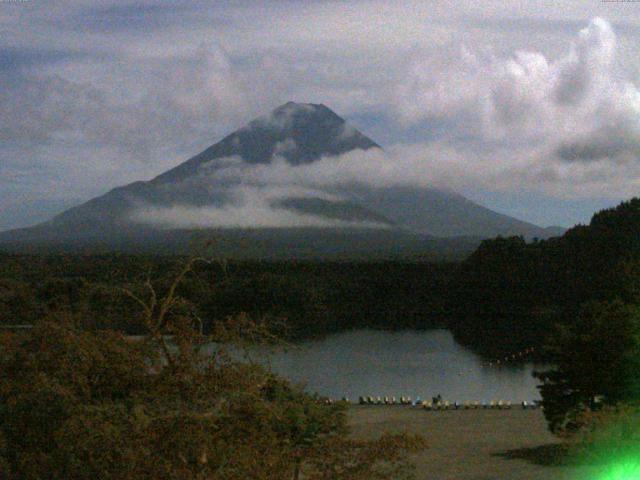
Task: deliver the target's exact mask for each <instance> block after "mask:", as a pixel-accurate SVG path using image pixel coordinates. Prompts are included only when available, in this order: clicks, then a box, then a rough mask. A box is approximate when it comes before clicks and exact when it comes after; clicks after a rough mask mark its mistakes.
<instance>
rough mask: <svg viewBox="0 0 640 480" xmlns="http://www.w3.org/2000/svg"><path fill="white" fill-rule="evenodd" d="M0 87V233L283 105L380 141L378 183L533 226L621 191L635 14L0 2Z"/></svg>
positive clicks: (85, 0) (306, 4) (587, 8)
mask: <svg viewBox="0 0 640 480" xmlns="http://www.w3.org/2000/svg"><path fill="white" fill-rule="evenodd" d="M0 87H1V88H0V230H1V229H6V228H11V227H18V226H24V225H28V224H32V223H33V222H36V221H40V220H44V219H46V218H48V217H49V216H50V215H52V214H54V213H57V212H59V211H60V210H62V209H64V208H66V207H69V206H72V205H75V204H78V203H80V202H82V201H85V200H87V199H89V198H91V197H93V196H96V195H99V194H102V193H104V192H106V191H108V190H109V189H111V188H113V187H116V186H119V185H122V184H126V183H130V182H132V181H135V180H146V179H149V178H151V177H153V176H155V175H157V174H159V173H161V172H163V171H165V170H167V169H168V168H170V167H173V166H175V165H177V164H178V163H180V162H182V161H184V160H185V159H187V158H188V157H190V156H192V155H194V154H196V153H198V152H199V151H201V150H203V149H204V148H206V147H207V146H209V145H211V144H213V143H215V142H216V141H218V140H220V139H221V137H222V136H224V135H225V134H227V133H230V132H231V131H233V130H235V129H237V128H238V127H240V126H242V125H244V124H246V123H247V122H248V121H249V120H250V119H252V118H253V117H256V116H258V115H261V114H264V113H266V112H268V111H270V110H271V109H273V108H275V107H276V106H278V105H280V104H283V103H285V102H287V101H289V100H294V101H297V102H311V103H324V104H325V105H327V106H329V107H330V108H332V109H333V110H334V111H336V112H337V113H338V114H340V115H342V116H343V117H344V118H346V119H348V120H349V121H350V122H352V123H353V124H354V125H355V126H356V127H357V128H359V129H360V130H361V131H363V132H364V133H365V134H367V135H369V136H370V137H371V138H373V139H374V140H375V141H376V142H378V143H380V144H381V145H383V147H384V148H385V149H386V150H387V152H390V153H391V156H392V157H394V158H398V159H399V160H398V161H399V165H401V166H399V167H398V168H397V169H395V170H393V171H392V172H391V173H389V175H392V176H393V178H394V179H395V181H399V182H400V183H402V179H403V178H408V179H411V182H413V183H418V184H423V185H434V186H439V187H445V188H452V189H454V190H456V191H458V192H460V193H462V194H464V195H466V196H467V197H469V198H471V199H472V200H475V201H478V202H480V203H482V204H484V205H486V206H488V207H490V208H493V209H495V210H497V211H500V212H503V213H507V214H510V215H514V216H516V217H518V218H521V219H523V220H528V221H531V222H534V223H537V224H540V225H552V224H559V225H565V226H568V225H572V224H574V223H577V222H586V221H588V219H589V218H590V215H591V213H592V212H593V211H594V210H596V209H598V208H602V207H605V206H610V205H613V204H615V203H617V202H618V201H620V200H622V199H625V198H629V197H631V196H634V195H638V194H640V3H635V2H620V1H618V2H603V1H601V0H582V1H564V2H557V1H540V0H534V1H506V0H501V1H493V0H483V1H482V2H451V1H438V0H434V1H424V0H421V1H401V0H397V1H394V2H388V1H381V0H368V1H366V0H349V1H344V2H343V1H319V0H307V1H293V0H282V1H277V0H270V1H268V2H266V1H260V2H258V1H255V2H254V1H250V0H245V1H231V0H229V1H218V2H199V1H188V2H187V1H181V0H177V1H162V2H160V1H156V2H152V1H142V2H133V1H120V0H112V1H101V0H93V1H89V0H69V1H64V0H52V1H47V2H45V1H43V0H0ZM343 160H344V159H336V162H338V163H339V162H342V161H343ZM369 162H370V163H371V164H372V165H375V158H374V159H373V160H372V159H369ZM276 171H277V170H276ZM356 173H357V175H358V176H363V175H367V174H369V175H371V176H372V179H371V182H372V183H375V182H376V181H377V180H376V179H375V178H373V177H375V173H376V172H375V170H371V171H369V172H366V171H357V172H356ZM284 174H286V173H283V175H284ZM398 179H400V180H398ZM380 181H382V180H380Z"/></svg>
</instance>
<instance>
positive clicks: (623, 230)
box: [449, 199, 640, 352]
mask: <svg viewBox="0 0 640 480" xmlns="http://www.w3.org/2000/svg"><path fill="white" fill-rule="evenodd" d="M450 285H451V290H450V291H449V298H450V299H455V301H451V302H450V303H449V305H450V307H451V317H450V318H451V322H450V327H451V328H452V330H453V331H454V334H455V335H456V338H457V339H458V340H459V341H461V342H462V343H465V344H467V345H471V346H475V347H477V348H480V349H482V350H485V351H488V352H496V351H498V352H500V351H505V350H506V351H508V349H518V348H520V347H527V346H535V347H539V346H540V345H542V344H543V343H545V339H546V337H548V335H550V334H553V333H554V331H555V327H556V326H557V325H566V324H570V323H572V322H573V321H574V319H575V318H576V317H577V315H578V313H579V312H580V309H581V308H582V306H583V305H585V304H586V303H588V302H610V301H614V300H617V301H621V302H622V303H624V304H629V305H633V304H637V303H638V300H639V299H640V296H639V294H640V199H633V200H631V201H629V202H624V203H622V204H620V205H619V206H618V207H616V208H612V209H608V210H603V211H601V212H598V213H596V214H595V215H594V216H593V218H592V220H591V223H590V224H589V225H587V226H584V225H579V226H576V227H574V228H572V229H571V230H569V231H567V232H566V233H565V234H564V235H563V236H562V237H557V238H552V239H549V240H545V241H534V242H531V243H526V242H525V241H524V240H523V239H522V238H520V237H511V238H497V239H493V240H486V241H484V242H483V243H482V244H481V245H480V247H479V248H478V249H477V250H476V251H475V252H474V253H473V254H472V255H471V256H470V257H469V258H468V259H467V260H466V261H465V262H463V263H462V264H461V265H460V267H459V269H458V271H457V272H456V274H455V279H454V281H452V282H451V284H450Z"/></svg>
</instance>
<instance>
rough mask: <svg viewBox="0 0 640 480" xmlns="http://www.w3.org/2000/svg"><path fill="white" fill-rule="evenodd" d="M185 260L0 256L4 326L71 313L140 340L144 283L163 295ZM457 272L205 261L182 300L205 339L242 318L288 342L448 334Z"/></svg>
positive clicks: (417, 266) (441, 267) (429, 267)
mask: <svg viewBox="0 0 640 480" xmlns="http://www.w3.org/2000/svg"><path fill="white" fill-rule="evenodd" d="M184 261H185V259H184V258H182V257H166V256H164V257H163V256H159V257H151V256H129V255H100V256H73V255H49V256H33V255H0V323H2V324H5V325H15V324H30V323H32V322H34V321H36V320H37V319H38V318H39V317H41V316H42V315H43V314H44V313H46V312H48V311H58V310H65V311H69V312H70V313H73V314H74V315H76V316H77V317H78V318H79V319H80V322H81V323H82V324H84V325H85V326H86V327H89V328H100V329H104V328H113V329H118V330H123V331H126V332H127V333H132V334H136V333H138V332H137V330H136V327H135V321H134V319H135V318H137V315H139V306H138V305H136V302H135V301H134V300H133V299H131V298H130V297H129V296H127V295H125V294H124V293H123V291H122V289H123V288H126V289H129V290H131V291H133V292H137V293H138V294H139V295H140V296H141V297H144V296H145V295H146V294H147V292H146V288H145V285H144V283H145V281H146V280H147V278H152V279H154V284H159V288H160V289H162V288H163V284H164V288H166V287H167V281H168V279H170V278H173V276H174V275H175V272H176V270H178V269H179V268H180V266H181V265H182V264H183V263H184ZM453 271H454V267H453V266H452V265H450V264H427V263H394V262H384V263H306V262H303V263H298V262H242V263H236V262H234V263H221V262H212V263H209V264H206V263H204V262H199V263H197V265H196V266H195V267H194V271H193V272H192V273H191V274H190V275H189V276H188V278H186V279H185V280H184V281H183V282H182V283H181V285H180V287H179V288H180V292H179V293H180V295H181V297H183V298H185V299H187V300H188V301H189V303H190V305H189V308H190V309H191V311H192V313H193V315H197V316H198V317H199V318H201V319H202V320H203V323H204V325H205V330H206V328H207V326H208V325H211V324H212V322H214V321H216V320H222V319H224V318H226V317H228V316H232V315H235V314H238V313H240V312H244V313H247V314H248V315H250V316H251V318H254V319H265V320H267V321H269V322H272V323H273V324H274V325H285V328H286V331H285V333H286V334H287V335H288V336H290V337H292V338H306V337H311V336H315V335H319V334H325V333H330V332H335V331H339V330H345V329H350V328H362V327H370V328H385V329H400V328H431V327H437V326H444V325H445V321H446V318H447V315H446V310H445V309H446V306H445V298H446V292H447V290H448V284H449V281H450V278H451V274H452V272H453Z"/></svg>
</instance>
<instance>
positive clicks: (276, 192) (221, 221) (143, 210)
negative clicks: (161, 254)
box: [130, 185, 385, 228]
mask: <svg viewBox="0 0 640 480" xmlns="http://www.w3.org/2000/svg"><path fill="white" fill-rule="evenodd" d="M230 190H231V195H232V197H233V199H232V201H231V202H229V203H227V204H225V205H205V206H193V205H173V206H170V207H162V206H156V205H139V206H137V207H136V208H135V209H134V210H133V211H132V213H131V215H130V219H131V220H133V221H134V222H138V223H144V224H149V225H154V226H156V227H161V228H284V227H295V228H299V227H352V228H385V225H382V224H379V223H375V222H369V221H364V222H359V221H347V220H340V219H333V218H327V217H324V216H318V215H312V214H307V213H302V212H299V211H296V210H293V209H288V208H284V207H283V206H281V205H279V204H278V202H279V201H281V200H284V199H287V198H292V197H293V198H318V199H323V200H327V201H336V200H340V197H338V196H336V195H330V194H327V193H326V192H321V191H317V190H315V191H314V190H310V189H305V188H301V187H296V186H290V187H286V188H285V187H278V186H269V185H262V186H256V185H240V186H236V187H232V188H231V189H230Z"/></svg>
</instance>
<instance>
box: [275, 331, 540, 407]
mask: <svg viewBox="0 0 640 480" xmlns="http://www.w3.org/2000/svg"><path fill="white" fill-rule="evenodd" d="M269 363H270V365H271V368H272V369H273V370H274V371H275V372H277V373H279V374H281V375H282V376H284V377H286V378H288V379H290V380H292V381H293V382H295V383H299V384H304V385H305V386H306V389H307V391H309V392H316V393H319V394H321V395H325V396H329V397H332V398H340V397H343V396H347V397H349V398H351V399H357V398H358V396H360V395H363V396H364V395H371V396H385V395H387V396H396V397H398V396H400V395H409V396H411V397H412V398H415V397H416V396H420V397H421V398H423V399H424V398H428V399H430V398H431V397H432V396H435V395H437V394H441V395H442V397H443V398H444V399H448V400H451V401H467V400H469V401H476V400H477V401H491V400H500V399H502V400H508V401H512V402H520V401H522V400H534V399H539V398H540V396H539V394H538V391H537V389H536V384H537V380H536V379H534V378H533V377H532V376H531V373H532V371H533V370H536V369H542V368H544V366H543V365H533V364H524V365H519V366H506V367H495V366H493V367H489V366H487V365H486V364H485V362H483V360H482V359H481V358H480V357H479V356H477V355H475V354H474V353H472V352H471V351H469V350H467V349H465V348H464V347H462V346H460V345H458V344H457V343H456V342H455V341H454V339H453V336H452V335H451V333H449V331H447V330H427V331H402V332H382V331H372V330H356V331H351V332H345V333H339V334H334V335H330V336H328V337H326V338H324V339H321V340H315V341H309V342H305V343H302V344H299V345H297V346H296V347H293V348H291V349H289V350H287V351H284V352H276V353H272V354H270V355H269Z"/></svg>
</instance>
